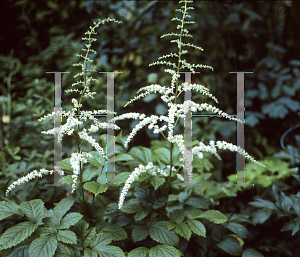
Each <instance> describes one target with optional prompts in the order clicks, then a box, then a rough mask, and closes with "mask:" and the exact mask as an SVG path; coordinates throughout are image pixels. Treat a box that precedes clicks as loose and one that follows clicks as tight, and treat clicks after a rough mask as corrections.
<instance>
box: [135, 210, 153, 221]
mask: <svg viewBox="0 0 300 257" xmlns="http://www.w3.org/2000/svg"><path fill="white" fill-rule="evenodd" d="M148 213H149V211H148V210H146V209H142V210H140V211H138V212H137V214H135V216H134V219H135V221H140V220H142V219H144V218H145V217H146V216H147V215H148Z"/></svg>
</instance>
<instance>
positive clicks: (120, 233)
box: [101, 224, 127, 241]
mask: <svg viewBox="0 0 300 257" xmlns="http://www.w3.org/2000/svg"><path fill="white" fill-rule="evenodd" d="M101 232H103V233H107V234H109V235H110V236H111V238H112V240H114V241H119V240H123V239H126V238H127V233H126V231H125V230H124V229H123V228H122V227H121V226H119V225H116V224H113V225H107V226H105V227H104V228H102V229H101Z"/></svg>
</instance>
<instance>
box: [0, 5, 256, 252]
mask: <svg viewBox="0 0 300 257" xmlns="http://www.w3.org/2000/svg"><path fill="white" fill-rule="evenodd" d="M191 2H192V1H179V3H182V4H183V6H182V7H181V8H180V9H178V10H176V11H178V12H180V13H182V19H179V18H173V19H172V21H173V20H174V21H178V22H179V23H180V24H179V25H178V26H177V29H179V30H180V32H179V33H178V34H177V33H169V34H166V35H163V36H162V37H165V36H176V37H178V39H176V40H172V41H171V42H172V43H176V44H177V46H178V53H170V54H168V55H165V56H162V57H160V58H159V59H164V58H168V57H176V58H177V63H172V62H166V61H158V62H155V63H152V64H150V65H157V64H167V65H169V66H171V67H172V68H174V70H172V69H165V72H167V73H169V74H171V75H172V79H171V86H170V87H164V86H160V85H157V84H155V85H149V86H146V87H143V88H141V89H140V90H139V91H138V93H140V92H142V91H144V92H143V93H141V94H140V95H138V96H137V97H135V98H134V99H132V100H131V101H130V102H128V103H127V104H126V106H127V105H128V104H131V103H132V102H133V101H135V100H138V99H140V98H141V97H144V96H146V95H147V94H150V93H156V92H159V93H160V94H161V95H162V96H161V99H162V100H163V101H164V102H166V103H167V105H168V107H169V110H168V116H163V115H162V116H160V117H159V116H156V115H151V116H150V117H146V115H145V114H140V113H127V114H124V115H120V116H117V117H115V118H114V119H113V121H118V120H122V119H125V118H131V119H139V120H140V122H139V123H138V124H137V126H136V127H135V128H134V129H133V130H132V132H131V133H130V135H129V136H128V137H127V139H126V140H125V142H124V140H123V139H122V134H121V133H120V134H119V136H118V138H120V140H121V141H122V140H123V141H122V142H124V147H125V148H127V146H128V143H129V142H130V140H131V139H132V138H133V137H134V136H135V134H136V133H137V132H138V131H139V130H140V129H141V128H143V127H145V126H147V125H148V128H149V129H154V133H161V135H162V136H163V137H164V138H165V140H166V143H167V145H168V147H169V149H167V148H159V149H156V153H158V154H161V156H159V157H158V158H156V160H155V161H154V160H152V152H151V151H150V150H149V149H146V148H139V149H131V150H130V151H129V152H128V153H121V154H119V155H118V156H116V160H119V161H128V162H127V163H126V164H125V165H123V168H125V170H127V172H120V171H118V170H117V173H118V174H117V176H116V178H115V179H116V180H115V183H116V184H121V183H125V185H124V187H123V189H122V192H121V194H120V196H119V203H118V205H117V204H116V203H112V204H110V205H109V206H105V205H103V204H99V203H98V202H97V201H95V202H94V198H96V200H97V199H99V201H101V200H100V199H102V200H103V199H104V198H102V195H105V192H106V191H107V190H108V187H105V186H101V185H100V184H103V176H102V175H103V174H100V173H99V172H98V171H99V169H98V168H101V167H103V166H105V161H106V160H107V156H106V155H105V154H104V150H103V148H102V147H101V146H100V144H99V143H97V142H96V140H95V139H93V138H92V137H91V136H90V135H89V134H90V133H94V132H97V131H98V130H99V128H102V129H105V128H107V127H108V124H109V123H100V122H98V121H97V119H96V118H95V117H93V116H92V114H103V113H107V111H106V110H95V111H93V112H90V111H81V110H80V108H81V107H82V99H83V98H88V97H91V98H93V95H94V94H95V92H90V88H89V86H90V83H91V82H92V81H93V80H95V79H93V78H92V77H91V74H92V73H93V72H95V69H90V70H89V71H87V70H86V69H87V64H88V63H92V60H91V59H90V58H89V57H88V54H89V53H90V52H92V53H96V52H95V51H94V50H93V49H92V48H91V44H92V42H93V41H95V40H96V39H94V38H93V37H92V35H93V34H96V32H95V29H96V28H97V27H98V26H99V25H100V24H104V23H105V22H108V21H114V22H117V23H120V22H118V21H116V20H114V19H110V18H108V19H105V20H103V21H101V20H99V22H98V23H94V26H93V27H90V30H89V31H88V32H86V35H87V37H85V38H83V40H87V41H88V43H87V44H86V45H85V47H86V48H84V49H83V52H85V54H84V55H78V56H79V57H80V58H82V59H83V62H82V63H77V64H74V65H75V66H81V67H82V71H81V72H80V73H78V74H77V75H76V76H75V77H79V76H81V77H82V78H83V80H80V81H77V82H76V83H74V84H73V85H72V86H80V85H83V86H84V87H83V89H81V90H79V89H70V90H67V91H66V92H79V93H80V94H81V97H80V100H79V102H78V101H77V100H76V99H72V103H73V105H74V108H73V109H72V110H71V111H70V112H62V113H60V115H64V116H67V117H68V119H67V123H66V124H65V125H62V126H61V128H60V131H59V132H60V134H59V138H60V140H62V137H63V136H65V135H69V136H74V137H75V139H76V143H77V146H78V152H77V153H72V154H71V158H69V159H65V160H63V166H62V168H63V170H64V171H62V173H61V175H65V172H69V173H70V174H69V175H66V176H64V177H63V178H62V182H63V183H67V184H72V191H71V193H72V194H73V193H74V194H75V193H76V184H78V183H79V184H80V188H81V196H82V200H81V199H79V198H76V197H73V195H70V197H67V198H65V199H63V200H62V201H61V202H60V203H58V204H56V206H55V207H54V208H53V210H49V211H48V210H46V209H45V207H44V203H43V201H42V200H41V199H36V200H31V201H24V202H22V203H21V204H20V205H17V204H16V203H14V202H12V201H3V202H1V205H0V207H1V208H0V218H1V219H4V218H7V217H9V216H11V215H13V214H17V215H20V216H22V217H24V218H26V219H27V220H28V221H26V222H21V223H19V224H17V225H15V226H13V227H11V228H9V229H8V230H7V231H6V232H4V233H3V235H2V236H1V238H0V247H1V248H0V249H1V250H5V249H9V248H12V247H14V251H13V253H11V254H10V255H9V256H17V254H18V253H20V252H24V253H25V255H24V256H47V257H49V256H118V257H119V256H125V253H128V256H130V257H133V256H150V257H154V256H172V257H173V256H193V255H191V250H188V249H189V248H188V247H192V246H191V245H190V246H188V243H186V242H188V241H190V240H192V239H193V238H194V237H196V238H197V237H198V238H206V237H207V233H208V231H209V230H208V227H207V223H205V222H203V223H204V224H203V223H202V222H201V221H199V220H198V219H201V220H203V219H206V220H207V221H209V222H212V223H213V224H215V225H219V224H223V223H226V222H228V217H226V216H225V215H224V214H223V213H221V212H219V211H217V210H209V204H210V203H209V201H207V199H205V197H204V195H201V194H200V193H199V191H198V195H196V194H197V191H196V190H195V191H193V190H190V189H184V190H185V191H184V192H181V193H180V197H178V195H177V196H176V195H175V194H169V193H170V191H171V190H172V189H174V188H176V185H175V184H176V182H178V181H179V180H181V181H183V180H184V178H183V177H182V175H181V174H180V172H183V171H184V168H187V167H185V166H184V159H183V158H182V157H181V156H184V151H185V149H186V148H185V146H184V137H183V135H174V132H173V131H174V128H175V126H176V123H177V122H178V120H179V118H184V117H185V116H186V113H187V111H188V110H189V108H191V111H194V112H195V111H202V110H207V111H210V112H214V113H217V114H220V115H223V116H224V117H225V118H228V119H230V120H235V121H238V122H242V121H241V120H238V119H235V118H231V117H230V116H229V115H228V114H226V113H225V112H222V111H221V110H219V109H218V108H216V107H213V106H211V105H209V104H206V103H204V104H197V103H195V102H193V101H186V102H185V103H178V100H179V95H180V94H181V93H183V92H184V91H185V90H191V89H193V90H196V91H198V92H199V93H202V94H203V95H207V96H209V97H211V98H212V99H214V100H215V101H216V102H218V101H217V99H216V98H215V97H213V96H212V95H211V94H210V93H209V90H208V89H207V88H205V87H204V86H202V85H199V84H195V83H193V84H187V83H182V84H179V81H178V79H179V75H178V72H179V71H180V70H182V69H184V68H188V69H189V70H190V71H191V72H193V73H194V72H195V68H209V69H212V70H213V68H212V67H210V66H206V65H202V64H201V65H200V64H197V65H194V64H189V63H188V62H187V61H186V60H184V59H183V56H184V55H185V54H187V53H188V51H187V50H184V49H183V48H184V47H193V48H195V49H198V50H201V51H202V50H203V49H202V48H201V47H198V46H195V45H193V44H190V43H183V41H184V37H190V38H192V35H190V34H189V32H188V31H187V30H186V29H185V28H184V26H185V24H191V23H194V22H193V21H188V20H186V19H187V18H189V17H190V15H188V10H192V9H193V8H192V7H188V6H187V4H188V3H191ZM88 72H89V73H88ZM76 111H77V112H78V114H79V115H80V114H81V116H79V117H78V118H76V117H75V112H76ZM54 114H55V113H52V114H49V115H47V116H46V117H44V118H42V119H40V121H42V120H45V119H46V118H49V117H53V115H54ZM87 118H89V119H90V120H91V121H93V124H92V125H91V126H90V128H89V129H88V130H86V129H85V128H84V129H83V130H82V131H81V132H80V127H79V126H80V125H81V124H83V121H86V119H87ZM176 118H177V120H176V122H175V119H176ZM159 121H160V122H165V123H166V124H165V125H163V126H161V127H159V126H158V125H157V122H159ZM76 127H77V131H76ZM114 129H120V128H119V127H118V126H117V125H114ZM55 132H56V131H55V129H51V130H48V131H47V132H44V133H45V134H55ZM79 139H81V140H82V141H83V140H86V141H88V142H89V143H91V144H92V146H93V147H94V148H95V149H96V151H94V152H89V153H86V152H83V151H81V148H80V146H81V143H82V141H81V142H80V140H79ZM116 141H117V140H116ZM217 148H219V149H228V150H230V151H233V152H236V151H238V152H239V153H240V154H243V155H244V156H245V157H246V158H248V159H249V160H251V161H252V162H256V163H258V162H257V161H255V160H254V159H253V158H252V157H251V156H250V155H248V154H247V153H246V152H245V151H244V150H242V149H240V148H237V146H235V145H232V144H229V143H227V142H220V141H217V142H214V141H210V144H209V145H205V144H203V143H202V142H201V143H199V144H198V145H197V146H194V147H193V148H192V154H193V155H196V156H198V158H199V159H200V160H201V158H203V152H208V153H212V154H214V155H215V156H216V157H217V158H219V159H220V160H221V158H220V156H219V155H218V153H217V151H216V150H217ZM124 151H125V150H124ZM137 157H138V158H137ZM162 161H163V162H162ZM85 163H90V164H92V165H93V167H96V169H91V168H88V169H85V170H84V169H83V164H85ZM259 164H260V163H259ZM126 166H130V167H129V168H126ZM134 166H135V167H134ZM193 166H194V164H193ZM175 167H176V168H175ZM133 168H134V170H133ZM132 170H133V171H132ZM52 172H53V171H52V170H51V171H48V170H45V169H42V170H40V172H37V171H34V172H32V173H30V174H28V175H27V176H25V177H23V178H21V179H19V180H18V181H16V182H14V183H12V184H11V185H10V187H9V188H8V189H7V191H6V195H8V194H9V192H10V191H11V190H12V189H13V188H14V187H15V186H16V185H20V184H22V183H24V182H27V181H29V180H30V179H32V178H35V177H37V176H40V177H42V175H43V174H48V173H50V174H52ZM96 175H98V179H97V182H96V181H92V178H93V177H94V176H96ZM104 175H105V174H104ZM189 175H190V179H191V178H192V174H189ZM195 175H196V174H195ZM166 178H167V179H166ZM197 178H199V176H198V177H197ZM202 178H203V177H202ZM100 181H101V183H100ZM134 182H138V183H139V184H135V195H136V198H131V199H130V200H129V201H128V203H127V204H126V205H124V206H123V203H124V199H125V196H126V195H127V193H128V192H129V190H130V189H131V185H132V184H133V183H134ZM104 183H105V182H104ZM132 188H134V187H132ZM153 188H154V189H153ZM84 189H85V190H87V191H88V194H87V197H88V196H89V195H90V194H92V195H93V204H94V208H93V207H91V205H90V203H88V202H87V201H85V197H84V196H85V195H86V194H84V191H83V190H84ZM114 190H117V189H114ZM177 192H178V188H177ZM193 193H194V194H195V196H192V194H193ZM100 194H101V195H100ZM98 195H99V196H98ZM228 195H229V194H228ZM130 196H132V194H130ZM189 197H190V199H189V200H188V198H189ZM76 199H78V201H81V209H80V211H79V212H80V213H79V212H70V213H68V214H67V215H65V214H66V213H67V212H68V211H69V210H70V208H71V207H72V206H73V204H74V202H75V200H76ZM192 199H193V200H192ZM178 201H179V202H180V203H178ZM174 202H177V203H176V204H175V205H174ZM211 202H213V200H211ZM170 203H173V206H171V205H170ZM184 204H187V205H189V206H188V207H187V208H185V211H184V210H183V205H184ZM180 205H181V207H180ZM200 209H206V211H203V210H200ZM107 219H108V220H109V221H106V220H107ZM233 220H234V221H236V222H242V221H249V220H248V219H247V218H246V217H243V219H242V218H240V219H239V217H238V216H236V217H235V219H233ZM236 224H237V223H236ZM132 225H133V227H132ZM205 225H206V226H205ZM238 225H239V226H240V227H239V228H242V229H243V231H244V230H245V229H246V228H245V227H244V226H242V225H240V224H238ZM222 226H223V225H222ZM224 226H225V225H224ZM38 227H39V230H38ZM122 227H124V228H122ZM229 229H231V230H232V231H233V232H234V233H235V236H236V237H237V238H239V239H241V237H243V238H244V235H241V234H239V232H238V231H237V230H233V229H232V228H229ZM35 231H38V232H39V233H35V234H33V233H34V232H35ZM128 233H131V237H130V239H129V238H128ZM192 234H193V236H194V237H192ZM32 235H34V236H35V237H33V238H32V240H31V242H28V240H27V241H26V239H28V238H31V236H32ZM148 235H149V236H150V238H151V239H150V240H148V241H147V237H148ZM179 236H180V240H179ZM224 238H227V237H225V234H224ZM183 239H184V240H186V241H184V242H185V243H184V245H185V246H184V247H183V246H182V242H183V241H182V240H183ZM24 240H25V241H26V243H25V244H23V245H22V246H19V247H18V248H16V247H15V246H17V245H18V244H20V243H21V242H22V241H24ZM126 240H127V241H126ZM193 240H194V239H193ZM230 240H233V239H232V237H231V239H229V241H228V242H227V241H226V242H225V243H224V240H223V241H219V244H218V247H219V248H220V249H223V250H224V251H226V252H227V253H229V254H232V255H235V256H238V255H237V253H239V254H241V248H238V247H237V248H238V249H237V250H236V249H235V250H236V252H234V251H232V249H229V250H228V248H226V245H225V246H224V244H230V243H232V242H231V241H230ZM112 241H121V242H118V245H119V246H116V245H109V244H110V243H111V242H112ZM138 241H140V242H139V243H140V244H139V245H138V247H136V246H135V244H136V243H137V242H138ZM200 241H201V240H200ZM211 241H213V240H211ZM201 242H202V241H201ZM213 242H214V243H215V244H216V242H215V241H213ZM235 243H236V242H235ZM115 244H116V243H115ZM203 244H204V243H203ZM205 244H206V243H205ZM199 249H200V248H199ZM199 249H198V250H197V254H198V255H197V256H202V255H200V252H199V251H200V250H199ZM203 249H204V248H203ZM210 251H212V250H207V249H206V250H202V253H201V254H209V253H210ZM253 251H254V250H253ZM204 252H205V253H204ZM28 253H29V255H28ZM183 253H185V255H184V254H183ZM211 253H212V252H211ZM26 254H27V255H26ZM210 256H215V255H210ZM257 256H258V255H257Z"/></svg>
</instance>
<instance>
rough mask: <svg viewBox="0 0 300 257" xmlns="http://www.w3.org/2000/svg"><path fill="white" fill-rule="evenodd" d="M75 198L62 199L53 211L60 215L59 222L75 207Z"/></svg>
mask: <svg viewBox="0 0 300 257" xmlns="http://www.w3.org/2000/svg"><path fill="white" fill-rule="evenodd" d="M74 202H75V197H67V198H64V199H62V200H61V201H60V202H59V203H58V204H57V205H56V206H55V207H54V208H53V211H54V213H56V214H57V215H58V219H59V221H60V220H61V219H62V217H63V216H64V215H65V214H66V213H67V211H68V210H70V208H71V207H72V206H73V204H74Z"/></svg>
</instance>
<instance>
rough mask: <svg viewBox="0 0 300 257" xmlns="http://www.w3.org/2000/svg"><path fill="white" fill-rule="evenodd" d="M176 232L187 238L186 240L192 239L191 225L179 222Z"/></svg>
mask: <svg viewBox="0 0 300 257" xmlns="http://www.w3.org/2000/svg"><path fill="white" fill-rule="evenodd" d="M175 232H176V233H177V234H179V235H180V236H182V237H183V238H185V239H186V240H188V241H189V240H190V238H191V235H192V231H191V229H190V227H189V226H188V225H187V224H185V223H179V224H176V225H175Z"/></svg>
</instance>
